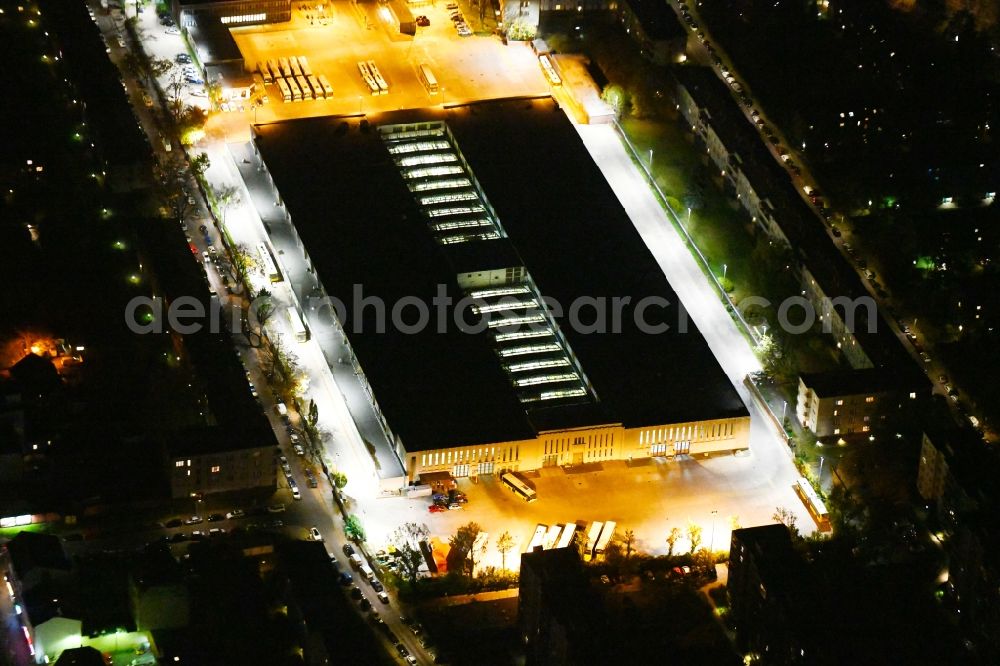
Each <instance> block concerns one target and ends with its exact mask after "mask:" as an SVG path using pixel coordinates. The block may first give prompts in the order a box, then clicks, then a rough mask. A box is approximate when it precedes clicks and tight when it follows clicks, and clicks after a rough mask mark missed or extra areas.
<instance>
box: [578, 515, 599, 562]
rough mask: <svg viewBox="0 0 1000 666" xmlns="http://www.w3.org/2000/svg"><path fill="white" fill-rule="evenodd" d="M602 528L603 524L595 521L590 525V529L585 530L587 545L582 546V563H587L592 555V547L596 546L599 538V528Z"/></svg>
mask: <svg viewBox="0 0 1000 666" xmlns="http://www.w3.org/2000/svg"><path fill="white" fill-rule="evenodd" d="M603 527H604V523H602V522H601V521H599V520H595V521H594V522H592V523H591V524H590V529H589V530H587V543H585V544H584V546H583V561H584V562H589V561H590V560H591V559H592V558H593V555H594V546H596V545H597V539H598V537H600V536H601V528H603Z"/></svg>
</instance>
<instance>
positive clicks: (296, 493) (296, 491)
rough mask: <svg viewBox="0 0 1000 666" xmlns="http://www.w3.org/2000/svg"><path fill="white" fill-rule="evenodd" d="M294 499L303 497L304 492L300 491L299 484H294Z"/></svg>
mask: <svg viewBox="0 0 1000 666" xmlns="http://www.w3.org/2000/svg"><path fill="white" fill-rule="evenodd" d="M292 499H295V500H300V499H302V493H300V492H299V487H298V486H292Z"/></svg>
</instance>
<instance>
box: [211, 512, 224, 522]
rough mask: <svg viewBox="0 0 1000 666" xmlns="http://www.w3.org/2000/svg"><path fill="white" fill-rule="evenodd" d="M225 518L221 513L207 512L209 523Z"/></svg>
mask: <svg viewBox="0 0 1000 666" xmlns="http://www.w3.org/2000/svg"><path fill="white" fill-rule="evenodd" d="M225 519H226V517H225V516H224V515H222V514H221V513H210V514H208V522H210V523H217V522H219V521H220V520H225Z"/></svg>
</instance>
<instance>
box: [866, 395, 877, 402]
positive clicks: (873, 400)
mask: <svg viewBox="0 0 1000 666" xmlns="http://www.w3.org/2000/svg"><path fill="white" fill-rule="evenodd" d="M865 402H875V396H873V395H870V396H868V397H867V398H865Z"/></svg>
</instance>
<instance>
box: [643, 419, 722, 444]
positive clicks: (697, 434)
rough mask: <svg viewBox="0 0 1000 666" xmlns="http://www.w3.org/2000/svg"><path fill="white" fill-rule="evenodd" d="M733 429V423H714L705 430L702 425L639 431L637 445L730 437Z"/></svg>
mask: <svg viewBox="0 0 1000 666" xmlns="http://www.w3.org/2000/svg"><path fill="white" fill-rule="evenodd" d="M735 429H736V426H735V424H733V423H715V424H713V425H711V426H708V427H707V428H706V427H705V426H703V425H686V426H676V427H673V426H672V427H670V428H653V429H651V430H641V431H639V445H640V446H643V445H646V444H659V443H661V442H674V441H678V440H685V441H689V440H692V439H695V440H703V439H718V438H720V437H732V436H733V432H734V431H735Z"/></svg>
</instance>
